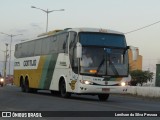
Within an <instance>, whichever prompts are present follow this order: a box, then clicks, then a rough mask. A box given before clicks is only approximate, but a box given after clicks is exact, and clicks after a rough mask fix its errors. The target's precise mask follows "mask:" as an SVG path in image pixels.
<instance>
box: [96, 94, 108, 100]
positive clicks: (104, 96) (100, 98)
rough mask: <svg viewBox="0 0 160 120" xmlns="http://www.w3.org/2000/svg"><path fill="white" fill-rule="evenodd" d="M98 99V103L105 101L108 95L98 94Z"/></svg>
mask: <svg viewBox="0 0 160 120" xmlns="http://www.w3.org/2000/svg"><path fill="white" fill-rule="evenodd" d="M98 98H99V100H100V101H106V100H107V99H108V98H109V94H99V95H98Z"/></svg>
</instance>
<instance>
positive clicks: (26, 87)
mask: <svg viewBox="0 0 160 120" xmlns="http://www.w3.org/2000/svg"><path fill="white" fill-rule="evenodd" d="M30 91H31V90H30V88H29V82H28V79H26V80H25V92H26V93H29V92H30Z"/></svg>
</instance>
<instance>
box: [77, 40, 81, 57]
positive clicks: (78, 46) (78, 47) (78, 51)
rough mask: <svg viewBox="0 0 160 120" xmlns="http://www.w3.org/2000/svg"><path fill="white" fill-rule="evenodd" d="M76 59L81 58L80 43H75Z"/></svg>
mask: <svg viewBox="0 0 160 120" xmlns="http://www.w3.org/2000/svg"><path fill="white" fill-rule="evenodd" d="M76 47H77V58H82V45H81V43H79V42H77V45H76Z"/></svg>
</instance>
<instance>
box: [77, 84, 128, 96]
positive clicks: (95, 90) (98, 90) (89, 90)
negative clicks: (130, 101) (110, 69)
mask: <svg viewBox="0 0 160 120" xmlns="http://www.w3.org/2000/svg"><path fill="white" fill-rule="evenodd" d="M128 88H129V86H97V85H84V84H83V85H81V86H79V90H78V93H81V94H110V93H118V94H126V93H127V92H128Z"/></svg>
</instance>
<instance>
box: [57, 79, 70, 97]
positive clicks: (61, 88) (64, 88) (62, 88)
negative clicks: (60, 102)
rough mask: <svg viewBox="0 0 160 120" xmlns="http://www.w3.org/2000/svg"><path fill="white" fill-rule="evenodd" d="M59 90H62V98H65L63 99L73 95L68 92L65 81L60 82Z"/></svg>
mask: <svg viewBox="0 0 160 120" xmlns="http://www.w3.org/2000/svg"><path fill="white" fill-rule="evenodd" d="M59 88H60V94H61V97H63V98H69V97H70V96H71V93H68V92H67V91H66V83H65V81H64V79H63V80H61V81H60V86H59Z"/></svg>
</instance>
